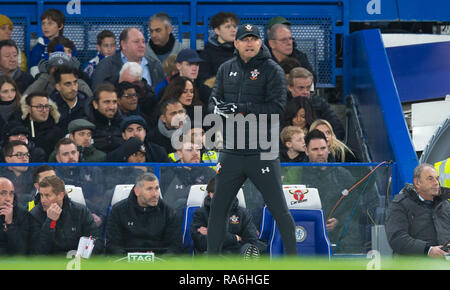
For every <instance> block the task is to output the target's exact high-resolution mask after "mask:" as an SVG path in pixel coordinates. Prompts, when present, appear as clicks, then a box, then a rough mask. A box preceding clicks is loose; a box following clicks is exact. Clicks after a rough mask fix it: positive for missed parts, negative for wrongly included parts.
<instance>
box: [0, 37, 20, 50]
mask: <svg viewBox="0 0 450 290" xmlns="http://www.w3.org/2000/svg"><path fill="white" fill-rule="evenodd" d="M3 46H12V47H15V48H16V51H17V52H19V49H18V48H17V44H16V43H15V42H14V40H12V39H4V40H1V41H0V51H1V50H2V48H3Z"/></svg>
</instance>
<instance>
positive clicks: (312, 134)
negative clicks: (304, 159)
mask: <svg viewBox="0 0 450 290" xmlns="http://www.w3.org/2000/svg"><path fill="white" fill-rule="evenodd" d="M313 139H323V140H325V143H327V137H325V134H324V133H323V132H322V131H320V130H318V129H314V130H311V131H309V132H308V134H306V136H305V146H306V147H308V146H309V142H310V141H311V140H313Z"/></svg>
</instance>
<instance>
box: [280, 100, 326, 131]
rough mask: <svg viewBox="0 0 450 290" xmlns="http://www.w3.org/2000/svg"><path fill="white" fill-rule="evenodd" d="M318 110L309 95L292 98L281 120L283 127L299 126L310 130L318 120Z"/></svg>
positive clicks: (304, 129)
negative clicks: (312, 104) (313, 105)
mask: <svg viewBox="0 0 450 290" xmlns="http://www.w3.org/2000/svg"><path fill="white" fill-rule="evenodd" d="M316 118H317V117H316V112H315V111H314V109H313V108H312V106H311V102H310V101H309V99H308V98H307V97H297V98H292V99H291V100H289V101H288V102H287V105H286V110H285V111H284V115H283V118H282V120H281V129H283V128H284V127H286V126H297V127H300V128H301V129H303V131H304V132H308V131H309V128H310V126H311V124H312V123H313V122H314V120H316Z"/></svg>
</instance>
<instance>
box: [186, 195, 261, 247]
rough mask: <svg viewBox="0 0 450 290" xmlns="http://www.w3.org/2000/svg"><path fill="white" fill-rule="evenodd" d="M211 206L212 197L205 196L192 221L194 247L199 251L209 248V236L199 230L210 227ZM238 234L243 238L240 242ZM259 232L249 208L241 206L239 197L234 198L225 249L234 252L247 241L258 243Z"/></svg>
mask: <svg viewBox="0 0 450 290" xmlns="http://www.w3.org/2000/svg"><path fill="white" fill-rule="evenodd" d="M210 206H211V197H210V196H209V195H207V196H206V197H205V200H204V203H203V206H202V207H201V208H199V209H198V210H196V211H195V212H194V217H193V219H192V223H191V228H190V231H191V237H192V240H193V242H194V249H195V251H197V252H205V251H206V248H207V238H206V236H205V235H202V234H200V233H199V232H198V231H197V230H198V229H199V228H200V227H206V228H207V227H208V217H209V210H210ZM236 235H238V236H240V237H241V238H242V241H240V242H238V241H237V238H236ZM257 240H258V234H257V232H256V227H255V225H254V223H253V220H252V215H251V214H250V213H249V212H248V211H247V209H245V208H243V207H240V206H239V201H238V199H237V198H235V199H234V202H233V205H232V206H231V210H230V216H229V219H228V232H227V233H226V234H225V237H224V241H223V250H224V251H225V252H227V251H229V252H234V251H236V250H239V249H240V248H241V246H242V245H243V244H245V243H250V244H254V245H255V244H256V243H257Z"/></svg>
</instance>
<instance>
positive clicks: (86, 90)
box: [24, 51, 93, 97]
mask: <svg viewBox="0 0 450 290" xmlns="http://www.w3.org/2000/svg"><path fill="white" fill-rule="evenodd" d="M58 67H68V68H72V69H74V70H77V71H78V67H79V62H78V61H77V60H75V59H74V58H72V57H71V56H69V55H68V54H67V53H65V52H63V51H55V52H52V53H51V54H50V56H49V57H48V60H42V61H41V62H39V74H38V75H37V76H36V81H34V82H33V83H32V84H31V85H30V86H29V87H28V88H27V89H26V90H25V93H24V95H26V94H30V93H32V92H34V91H44V92H47V94H48V95H50V94H53V93H54V91H55V89H56V87H55V82H54V79H53V73H54V71H55V70H56V69H57V68H58ZM78 90H79V91H80V92H82V93H83V94H85V95H86V96H88V97H92V96H93V93H92V90H91V88H90V87H89V84H88V83H86V81H85V80H83V79H82V78H80V77H79V78H78Z"/></svg>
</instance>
